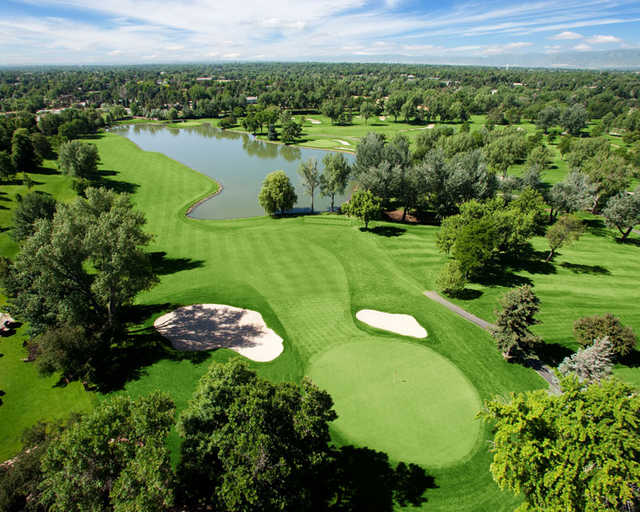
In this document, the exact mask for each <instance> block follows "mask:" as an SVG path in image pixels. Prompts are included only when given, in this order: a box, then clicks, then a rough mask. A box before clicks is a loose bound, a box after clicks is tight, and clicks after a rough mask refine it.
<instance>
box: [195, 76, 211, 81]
mask: <svg viewBox="0 0 640 512" xmlns="http://www.w3.org/2000/svg"><path fill="white" fill-rule="evenodd" d="M211 80H213V78H212V77H210V76H199V77H198V78H196V82H210V81H211Z"/></svg>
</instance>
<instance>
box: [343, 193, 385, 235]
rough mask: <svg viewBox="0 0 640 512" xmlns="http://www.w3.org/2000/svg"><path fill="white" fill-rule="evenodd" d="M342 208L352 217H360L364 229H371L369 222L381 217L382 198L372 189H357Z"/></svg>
mask: <svg viewBox="0 0 640 512" xmlns="http://www.w3.org/2000/svg"><path fill="white" fill-rule="evenodd" d="M342 210H343V211H344V213H346V214H347V215H349V216H350V217H356V218H357V219H359V220H360V222H362V223H363V224H364V229H369V222H371V221H372V220H375V219H378V218H380V215H381V214H382V200H381V199H380V198H379V197H376V196H375V195H374V194H373V192H371V190H356V191H355V192H354V193H353V194H352V195H351V199H349V202H348V203H346V204H344V205H343V206H342Z"/></svg>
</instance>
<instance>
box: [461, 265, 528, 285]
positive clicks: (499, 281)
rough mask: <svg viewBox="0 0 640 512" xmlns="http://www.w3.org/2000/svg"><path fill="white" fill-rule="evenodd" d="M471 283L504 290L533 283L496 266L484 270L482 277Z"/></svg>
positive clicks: (526, 278) (475, 278) (477, 277)
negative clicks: (499, 287)
mask: <svg viewBox="0 0 640 512" xmlns="http://www.w3.org/2000/svg"><path fill="white" fill-rule="evenodd" d="M473 282H474V283H478V284H481V285H483V286H503V287H505V288H512V287H514V286H523V285H525V284H528V285H531V284H532V283H533V281H531V279H529V278H528V277H523V276H519V275H518V274H514V273H513V272H509V271H507V270H505V269H504V268H501V267H498V266H496V267H491V268H487V269H485V270H484V271H483V273H482V275H479V276H476V277H474V279H473Z"/></svg>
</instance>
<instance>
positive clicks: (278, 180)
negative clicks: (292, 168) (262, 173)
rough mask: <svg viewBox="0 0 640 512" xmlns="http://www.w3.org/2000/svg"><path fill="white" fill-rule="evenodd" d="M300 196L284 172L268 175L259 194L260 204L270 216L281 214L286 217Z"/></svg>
mask: <svg viewBox="0 0 640 512" xmlns="http://www.w3.org/2000/svg"><path fill="white" fill-rule="evenodd" d="M297 200H298V196H297V195H296V190H295V188H294V186H293V185H292V184H291V181H290V180H289V177H288V176H287V175H286V174H285V172H284V171H274V172H271V173H269V174H267V177H266V178H265V179H264V182H263V183H262V188H261V189H260V193H259V194H258V202H259V203H260V206H262V208H264V211H265V212H266V213H267V214H268V215H273V214H275V213H277V212H280V215H284V212H285V211H286V210H289V209H291V208H293V205H294V204H296V201H297Z"/></svg>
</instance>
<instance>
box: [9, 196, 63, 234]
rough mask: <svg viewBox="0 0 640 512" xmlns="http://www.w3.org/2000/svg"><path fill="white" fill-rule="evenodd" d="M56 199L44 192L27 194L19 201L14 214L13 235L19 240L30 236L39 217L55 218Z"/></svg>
mask: <svg viewBox="0 0 640 512" xmlns="http://www.w3.org/2000/svg"><path fill="white" fill-rule="evenodd" d="M55 211H56V200H55V199H54V198H53V197H52V196H50V195H48V194H44V193H42V192H32V193H30V194H27V195H26V196H24V197H23V198H21V199H20V201H19V202H18V206H17V207H16V209H15V212H14V216H13V231H12V233H11V234H12V236H13V239H14V240H17V241H18V242H20V241H22V240H24V239H25V238H28V237H30V236H31V235H32V234H33V232H34V231H35V223H36V221H37V220H38V219H48V220H51V219H53V214H54V213H55Z"/></svg>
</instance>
